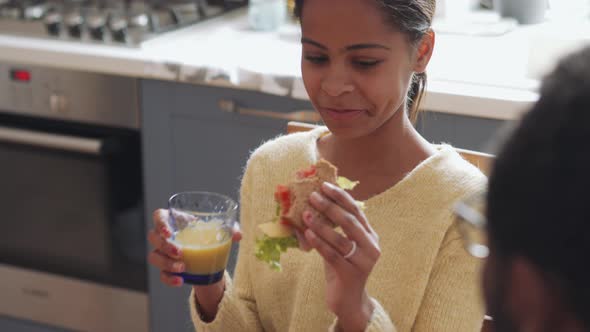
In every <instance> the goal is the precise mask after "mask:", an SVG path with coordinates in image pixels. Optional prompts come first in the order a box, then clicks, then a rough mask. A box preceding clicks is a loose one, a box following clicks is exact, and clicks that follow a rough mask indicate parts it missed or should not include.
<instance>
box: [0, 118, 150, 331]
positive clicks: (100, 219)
mask: <svg viewBox="0 0 590 332" xmlns="http://www.w3.org/2000/svg"><path fill="white" fill-rule="evenodd" d="M140 159H141V158H140V145H139V134H138V132H136V131H131V130H123V129H111V128H99V127H92V126H85V125H81V124H80V125H76V126H73V125H71V124H68V123H62V122H54V121H42V120H37V119H35V120H33V119H27V120H23V119H19V121H2V119H0V184H1V185H0V202H1V203H0V205H1V211H0V215H1V218H0V225H1V228H0V229H2V231H0V270H2V273H0V285H2V284H4V285H7V286H6V287H7V289H1V290H0V293H3V294H6V295H8V293H6V292H9V293H13V296H16V297H17V299H16V301H10V306H9V305H7V304H6V305H5V304H4V303H3V304H0V314H2V313H4V314H9V315H13V316H17V317H24V318H30V319H33V320H39V321H43V322H48V323H54V324H57V325H63V326H65V327H69V328H74V329H81V330H101V329H102V330H118V328H116V327H114V326H112V324H113V321H112V317H110V316H109V313H108V312H106V311H112V310H113V309H114V308H115V307H116V306H117V305H122V304H126V305H129V306H132V305H134V303H135V305H138V306H139V307H140V308H146V309H147V294H146V293H147V273H146V260H145V252H146V248H145V229H144V226H143V216H142V211H143V210H142V190H141V188H142V176H141V166H140V165H141V161H140ZM5 278H8V279H10V280H4V279H5ZM15 283H16V285H15ZM15 286H17V287H15ZM0 288H4V286H0ZM3 297H4V296H3ZM134 299H135V300H134ZM136 300H137V301H139V302H137V301H136ZM134 301H135V302H134ZM100 302H103V303H100ZM15 303H16V304H15ZM39 303H44V304H43V305H41V306H40V307H39V308H37V309H35V310H33V311H36V313H34V315H33V314H32V313H30V312H25V311H30V309H31V306H38V305H40V304H39ZM97 305H98V306H104V308H103V309H101V308H95V307H96V306H97ZM4 307H6V308H4ZM64 307H67V308H70V307H72V308H70V309H69V310H74V311H75V312H78V311H80V310H82V311H84V312H86V314H84V313H79V314H81V315H83V316H88V319H89V320H91V321H90V322H88V321H86V322H85V321H84V319H82V320H80V318H79V317H77V318H76V319H75V322H73V323H72V322H67V321H66V322H64V321H63V319H62V318H58V317H55V318H54V317H52V316H54V315H52V314H51V313H52V312H53V311H55V310H56V309H55V308H57V312H59V313H61V314H58V315H57V316H64V315H63V313H64V312H68V311H69V310H68V311H65V310H64V309H65V308H64ZM19 308H20V309H19ZM80 308H83V309H80ZM101 310H103V311H105V310H106V311H105V312H104V315H103V317H100V316H101V314H99V315H98V316H99V317H100V318H99V319H98V320H97V319H96V318H91V317H90V316H92V315H96V311H101ZM122 310H124V312H125V311H127V312H129V309H128V308H122ZM93 311H94V312H93ZM143 311H144V310H141V312H143ZM140 315H143V314H140ZM146 315H147V313H146ZM46 316H47V317H46ZM55 319H58V321H55ZM142 319H143V320H144V321H145V320H147V318H146V317H143V318H142ZM66 320H67V319H66ZM70 320H71V319H70ZM100 320H107V321H108V322H107V323H106V324H109V325H104V324H105V322H100ZM126 320H129V318H126ZM131 320H133V319H131ZM97 324H98V325H97ZM101 324H102V325H101ZM146 325H147V322H146V323H145V324H142V325H141V328H143V327H145V326H146ZM129 329H130V330H136V329H135V328H133V327H131V326H126V327H125V330H129ZM121 330H123V329H121ZM137 330H140V328H137ZM144 330H145V328H144Z"/></svg>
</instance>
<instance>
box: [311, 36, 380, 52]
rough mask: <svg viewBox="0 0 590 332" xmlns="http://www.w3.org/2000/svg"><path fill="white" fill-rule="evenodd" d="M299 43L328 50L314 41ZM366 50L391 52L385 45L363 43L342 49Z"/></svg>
mask: <svg viewBox="0 0 590 332" xmlns="http://www.w3.org/2000/svg"><path fill="white" fill-rule="evenodd" d="M301 43H302V44H310V45H313V46H315V47H318V48H321V49H323V50H328V48H327V47H326V46H325V45H323V44H321V43H319V42H317V41H315V40H312V39H309V38H306V37H303V38H301ZM367 48H380V49H385V50H389V51H391V48H389V47H387V46H385V45H381V44H376V43H363V44H354V45H349V46H346V47H345V48H344V50H345V51H354V50H361V49H367Z"/></svg>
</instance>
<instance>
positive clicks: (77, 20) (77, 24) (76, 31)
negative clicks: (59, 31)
mask: <svg viewBox="0 0 590 332" xmlns="http://www.w3.org/2000/svg"><path fill="white" fill-rule="evenodd" d="M83 24H84V18H83V17H82V15H80V14H78V13H72V14H70V15H68V17H66V25H67V26H68V33H69V34H70V36H71V37H73V38H80V37H82V25H83Z"/></svg>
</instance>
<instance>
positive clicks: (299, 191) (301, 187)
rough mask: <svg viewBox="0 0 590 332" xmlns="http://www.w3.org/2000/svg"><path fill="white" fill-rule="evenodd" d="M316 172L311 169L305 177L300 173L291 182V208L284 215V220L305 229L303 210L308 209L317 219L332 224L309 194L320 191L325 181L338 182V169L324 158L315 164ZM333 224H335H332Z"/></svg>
mask: <svg viewBox="0 0 590 332" xmlns="http://www.w3.org/2000/svg"><path fill="white" fill-rule="evenodd" d="M313 169H315V172H313V174H309V173H311V172H309V170H308V171H307V172H304V173H307V174H306V175H305V177H303V174H302V173H298V178H297V179H296V180H294V181H292V182H291V183H289V185H288V187H289V192H290V200H291V204H290V208H289V211H287V213H285V214H283V215H282V218H283V220H286V221H287V222H288V223H289V224H290V225H291V226H293V227H295V228H298V229H305V228H306V227H305V225H304V224H303V218H302V215H303V212H304V211H306V210H308V211H310V212H311V213H312V214H313V217H314V219H315V220H320V221H323V222H325V223H326V224H332V222H331V221H329V219H327V218H326V217H325V216H324V215H323V214H321V213H320V212H318V211H317V210H316V209H315V208H313V207H312V206H311V204H310V203H309V195H311V193H312V192H314V191H316V192H320V191H321V186H322V183H323V182H329V183H332V184H336V179H337V178H338V169H337V168H336V166H334V165H332V164H330V163H329V162H328V161H326V160H324V159H322V160H320V161H318V162H317V163H316V164H315V165H314V166H313ZM332 225H333V224H332Z"/></svg>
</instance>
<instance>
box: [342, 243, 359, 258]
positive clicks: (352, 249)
mask: <svg viewBox="0 0 590 332" xmlns="http://www.w3.org/2000/svg"><path fill="white" fill-rule="evenodd" d="M351 242H352V248H350V251H349V252H348V254H346V255H344V256H343V257H344V259H349V258H350V257H352V255H354V254H355V253H356V248H357V245H356V242H355V241H351Z"/></svg>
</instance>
